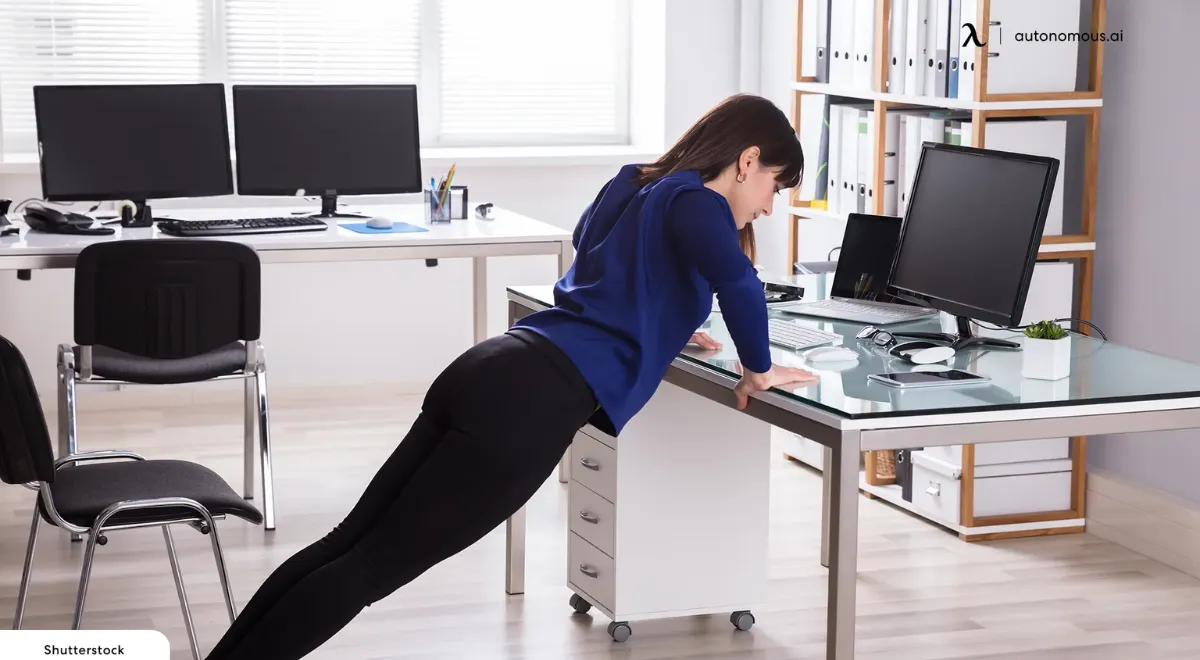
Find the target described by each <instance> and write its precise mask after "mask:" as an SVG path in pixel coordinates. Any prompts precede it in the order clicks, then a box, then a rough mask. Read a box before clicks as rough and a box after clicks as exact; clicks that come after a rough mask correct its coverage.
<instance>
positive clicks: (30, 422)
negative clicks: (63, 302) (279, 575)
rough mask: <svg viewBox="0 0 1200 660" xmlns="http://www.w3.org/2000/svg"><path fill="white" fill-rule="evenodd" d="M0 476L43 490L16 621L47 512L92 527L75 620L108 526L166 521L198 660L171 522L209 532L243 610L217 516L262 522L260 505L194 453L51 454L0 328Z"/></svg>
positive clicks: (21, 364) (73, 525) (76, 622)
mask: <svg viewBox="0 0 1200 660" xmlns="http://www.w3.org/2000/svg"><path fill="white" fill-rule="evenodd" d="M0 481H3V482H4V483H7V484H21V485H23V486H26V487H27V488H30V489H31V490H35V491H37V493H38V496H37V500H36V502H35V505H34V507H33V508H34V512H33V526H32V528H31V529H30V530H29V545H28V548H27V550H26V552H25V567H24V570H23V572H22V574H21V587H20V591H19V592H18V594H17V611H16V614H15V616H14V617H13V630H20V629H21V623H22V621H23V620H24V617H25V601H26V597H27V596H28V594H29V578H30V574H31V573H32V569H33V552H34V548H35V547H36V545H37V537H38V527H39V525H40V523H41V522H42V520H45V521H46V522H48V523H49V524H51V525H54V526H57V527H61V528H63V529H65V530H68V531H70V532H72V533H76V534H86V535H87V537H88V542H87V550H86V552H85V553H84V556H83V571H82V573H81V574H80V577H79V592H78V596H77V598H76V601H75V616H74V619H73V621H72V626H71V627H72V629H73V630H78V629H79V628H80V627H81V626H82V625H83V607H84V602H85V601H86V599H87V590H88V582H89V580H90V578H91V572H92V562H93V559H94V557H95V553H96V546H97V545H104V544H105V543H107V538H106V535H107V534H108V533H110V532H113V531H117V530H123V529H136V528H143V527H162V530H163V538H164V539H165V540H166V544H167V557H168V558H169V559H170V561H171V572H172V574H173V576H174V578H175V590H176V592H177V593H178V594H179V605H180V608H181V609H182V610H183V618H184V624H185V626H186V628H187V634H188V641H189V643H190V644H191V647H192V655H193V656H194V657H195V658H196V659H197V660H199V659H200V649H199V646H198V644H197V642H196V631H195V627H194V625H193V622H192V614H191V609H190V608H189V606H188V600H187V591H186V590H185V588H184V585H183V575H182V574H181V572H180V570H179V558H178V557H177V556H176V554H175V543H174V540H173V539H172V537H171V527H170V526H171V525H175V524H180V523H182V524H187V525H191V526H192V527H194V528H196V529H197V530H199V531H200V532H201V533H203V534H207V535H208V536H209V539H210V540H211V542H212V549H213V555H214V556H215V558H216V563H217V573H218V576H219V577H220V579H221V588H222V589H223V590H224V592H225V605H226V607H227V609H228V610H229V620H230V622H232V621H233V620H234V618H235V617H236V616H237V608H236V606H235V605H234V602H233V592H232V591H231V590H230V588H229V575H228V572H227V571H226V568H225V558H224V555H223V554H222V553H221V542H220V540H219V539H218V538H217V526H216V523H215V520H217V519H224V518H225V517H226V516H237V517H239V518H242V519H244V520H248V521H250V522H252V523H254V524H259V523H261V522H262V519H263V517H262V514H260V513H259V512H258V510H257V509H255V508H254V506H253V505H251V504H249V503H248V502H246V501H245V500H244V499H243V498H242V497H240V496H238V494H237V492H235V491H234V490H233V488H232V487H230V486H229V484H227V483H225V481H224V480H223V479H221V477H220V476H219V475H217V474H216V473H215V472H213V471H212V470H209V469H208V468H206V467H204V466H202V465H197V464H196V463H190V462H187V461H175V460H158V461H155V460H149V461H148V460H145V459H144V458H142V457H141V456H139V455H137V454H134V453H132V452H128V451H119V450H107V451H94V452H85V453H82V454H74V455H69V456H62V457H60V458H59V459H58V460H57V461H56V460H54V452H53V446H52V445H51V444H50V430H49V428H48V427H47V425H46V417H45V414H44V411H43V410H42V405H41V401H40V400H39V399H38V393H37V389H36V387H35V386H34V383H33V378H32V377H31V376H30V374H29V366H28V365H27V364H26V362H25V358H24V356H23V355H21V352H20V351H19V350H18V349H17V347H16V346H14V345H13V344H12V342H10V341H9V340H8V339H6V338H4V337H0Z"/></svg>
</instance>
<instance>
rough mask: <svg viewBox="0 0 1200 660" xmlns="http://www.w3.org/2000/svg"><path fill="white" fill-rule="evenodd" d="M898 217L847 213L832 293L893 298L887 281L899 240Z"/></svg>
mask: <svg viewBox="0 0 1200 660" xmlns="http://www.w3.org/2000/svg"><path fill="white" fill-rule="evenodd" d="M900 221H901V220H900V218H898V217H896V216H891V215H867V214H865V213H851V214H850V216H849V217H848V218H847V220H846V232H845V234H844V235H843V236H842V250H841V252H840V253H838V261H837V271H836V272H835V273H834V276H833V288H832V289H831V291H830V293H831V295H832V296H833V297H835V298H855V299H858V300H879V301H883V302H894V301H893V300H892V297H891V296H889V295H888V294H887V284H888V274H889V271H890V270H891V268H892V259H893V258H894V257H895V255H896V243H897V242H899V240H900Z"/></svg>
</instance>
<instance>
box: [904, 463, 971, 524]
mask: <svg viewBox="0 0 1200 660" xmlns="http://www.w3.org/2000/svg"><path fill="white" fill-rule="evenodd" d="M919 453H920V452H916V453H914V454H912V455H914V456H915V455H918V454H919ZM960 485H961V482H960V481H959V479H958V477H957V476H954V475H951V474H943V473H942V472H939V471H936V470H931V469H930V468H929V466H928V463H921V462H918V461H915V460H914V461H913V462H912V503H913V506H914V507H915V508H916V509H917V510H918V511H920V512H921V513H923V514H925V515H927V516H929V517H930V518H933V519H935V520H940V521H942V522H948V523H953V524H955V525H957V524H958V521H959V514H960V512H961V509H960V506H961V502H960V500H959V492H960V489H959V487H960Z"/></svg>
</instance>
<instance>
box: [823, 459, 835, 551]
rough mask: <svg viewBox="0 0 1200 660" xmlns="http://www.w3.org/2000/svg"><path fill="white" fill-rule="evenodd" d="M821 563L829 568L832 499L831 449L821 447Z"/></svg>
mask: <svg viewBox="0 0 1200 660" xmlns="http://www.w3.org/2000/svg"><path fill="white" fill-rule="evenodd" d="M821 455H822V457H823V460H822V461H821V465H822V466H823V467H822V469H821V565H822V566H824V567H825V568H829V502H830V500H832V499H833V450H832V449H830V448H829V447H823V448H821Z"/></svg>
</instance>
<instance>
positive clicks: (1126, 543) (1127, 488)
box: [1087, 469, 1200, 577]
mask: <svg viewBox="0 0 1200 660" xmlns="http://www.w3.org/2000/svg"><path fill="white" fill-rule="evenodd" d="M1087 495H1088V496H1087V512H1088V516H1087V518H1088V520H1087V531H1088V532H1089V533H1091V534H1093V535H1095V536H1097V537H1099V538H1102V539H1104V540H1106V541H1109V542H1112V543H1116V544H1117V545H1120V546H1123V547H1125V548H1128V549H1130V550H1132V551H1134V552H1136V553H1138V554H1141V555H1145V556H1147V557H1149V558H1151V559H1154V560H1155V561H1158V562H1161V563H1163V564H1166V565H1167V566H1170V567H1172V568H1174V569H1176V570H1179V571H1182V572H1184V573H1187V574H1188V575H1191V576H1193V577H1200V504H1196V503H1193V502H1188V501H1187V500H1183V499H1180V498H1178V497H1175V496H1173V495H1169V494H1167V493H1163V492H1161V491H1157V490H1155V489H1153V488H1147V487H1146V486H1142V485H1139V484H1134V483H1131V482H1129V481H1127V480H1125V479H1122V478H1120V477H1117V476H1115V475H1112V474H1109V473H1106V472H1104V471H1101V470H1094V469H1091V470H1089V471H1088V488H1087Z"/></svg>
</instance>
